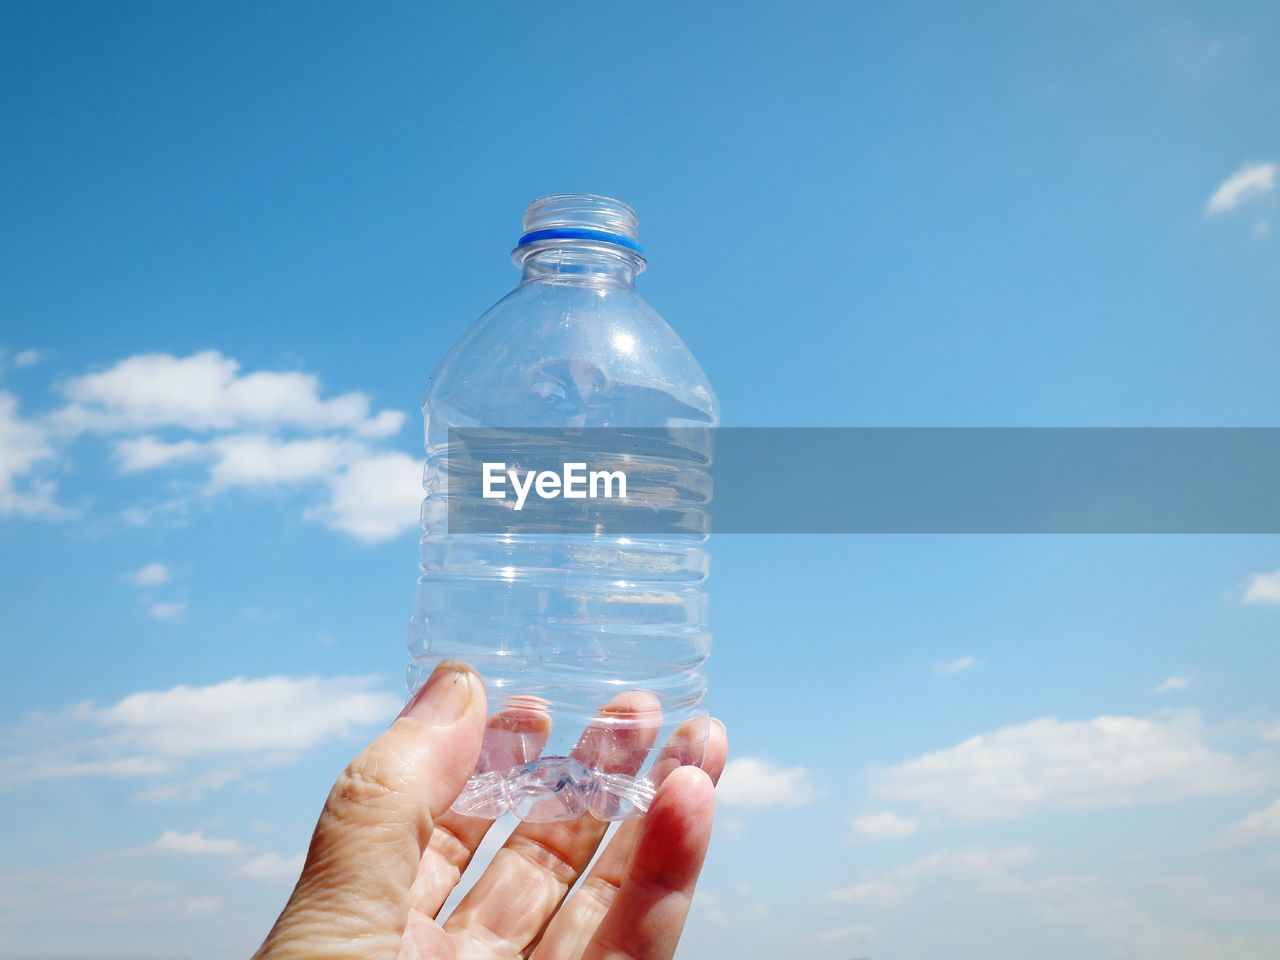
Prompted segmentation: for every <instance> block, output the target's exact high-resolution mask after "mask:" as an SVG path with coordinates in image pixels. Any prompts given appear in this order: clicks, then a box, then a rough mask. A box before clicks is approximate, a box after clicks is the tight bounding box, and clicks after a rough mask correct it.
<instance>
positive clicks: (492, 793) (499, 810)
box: [453, 757, 657, 823]
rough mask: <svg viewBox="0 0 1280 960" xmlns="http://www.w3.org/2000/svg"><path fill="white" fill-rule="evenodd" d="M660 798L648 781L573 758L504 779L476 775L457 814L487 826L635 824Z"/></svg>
mask: <svg viewBox="0 0 1280 960" xmlns="http://www.w3.org/2000/svg"><path fill="white" fill-rule="evenodd" d="M656 792H657V789H656V787H655V785H654V784H653V782H652V781H651V780H650V779H649V778H648V777H641V778H636V777H632V776H628V775H627V774H622V773H606V772H604V771H602V770H594V769H592V768H591V767H588V766H585V765H584V764H582V763H579V762H578V761H577V760H575V759H573V758H572V757H540V758H539V759H537V760H531V761H530V762H528V763H526V764H524V765H523V766H520V767H516V768H514V769H512V770H510V771H508V772H507V773H505V774H501V773H492V772H491V773H477V774H474V775H473V776H472V777H471V779H470V780H468V781H467V785H466V786H465V787H463V789H462V793H461V794H459V795H458V799H457V800H455V801H454V803H453V811H454V813H458V814H461V815H462V816H467V817H483V818H485V819H489V820H493V819H497V818H498V817H500V816H502V815H503V814H507V813H510V814H514V815H515V816H516V817H517V818H518V819H520V820H523V821H525V822H526V823H547V822H551V821H555V820H577V819H578V818H580V817H583V816H592V817H595V818H596V819H597V820H631V819H635V818H637V817H642V816H644V814H645V813H646V812H647V811H648V809H649V805H650V804H651V803H652V802H653V798H654V795H655V793H656Z"/></svg>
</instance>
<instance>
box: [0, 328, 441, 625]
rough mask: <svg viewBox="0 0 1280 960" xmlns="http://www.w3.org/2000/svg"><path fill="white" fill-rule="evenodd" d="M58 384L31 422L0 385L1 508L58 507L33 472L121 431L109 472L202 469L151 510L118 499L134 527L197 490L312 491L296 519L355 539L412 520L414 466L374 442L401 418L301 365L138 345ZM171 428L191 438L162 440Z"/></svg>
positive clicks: (387, 533) (404, 527)
mask: <svg viewBox="0 0 1280 960" xmlns="http://www.w3.org/2000/svg"><path fill="white" fill-rule="evenodd" d="M60 389H61V391H62V392H63V394H64V395H65V397H66V399H67V404H66V405H65V406H64V407H62V408H61V409H59V410H56V411H54V412H53V413H51V414H48V415H45V416H43V417H41V418H39V419H38V420H26V419H23V418H22V417H21V416H19V414H18V406H17V401H16V399H14V398H13V397H12V396H11V395H9V394H6V393H0V515H4V514H13V513H21V514H31V515H35V514H44V515H48V516H61V515H65V513H66V511H64V510H62V509H61V508H59V507H58V506H57V505H56V504H55V503H54V499H53V494H54V489H55V487H54V484H53V483H52V482H51V481H49V480H46V479H44V478H42V477H40V476H39V471H40V469H41V468H43V467H45V466H53V465H56V464H57V461H58V459H59V451H60V450H61V449H62V448H63V447H65V445H66V444H67V443H68V442H69V441H70V440H71V439H72V438H74V437H75V436H76V435H78V434H80V433H83V432H86V431H89V432H98V433H123V434H126V436H122V437H119V438H117V439H115V440H114V442H113V452H114V455H115V460H116V464H117V467H118V469H119V471H120V472H121V473H124V474H134V473H143V472H149V471H154V470H158V469H161V468H171V467H175V466H178V465H181V464H199V465H200V467H201V470H202V471H207V476H206V480H205V481H204V483H203V485H201V486H197V485H196V484H195V483H192V482H190V481H189V480H188V481H187V482H188V487H187V488H186V489H185V490H183V489H182V488H181V487H179V489H178V491H177V494H178V495H177V496H173V497H171V498H170V499H169V500H167V501H165V503H162V504H161V505H160V506H159V507H156V508H153V509H146V508H142V507H137V506H135V507H130V508H126V509H125V510H124V511H123V513H122V517H123V518H124V519H125V520H126V522H129V523H131V524H134V525H145V524H148V523H150V522H153V520H154V519H155V518H157V517H160V516H166V515H170V514H172V513H174V512H175V508H176V510H177V512H178V513H185V511H186V507H187V504H188V503H189V502H190V501H191V500H192V499H193V498H195V497H198V496H200V495H204V496H212V495H216V494H218V493H221V492H223V491H226V490H230V489H236V488H261V487H271V488H289V487H307V488H311V491H310V492H311V493H312V494H315V493H319V494H320V495H321V497H322V499H321V498H313V499H311V502H310V503H309V504H304V506H303V514H304V516H305V517H306V518H308V519H311V520H316V521H318V522H321V523H324V524H326V525H327V526H328V527H330V528H331V529H334V530H337V531H339V532H341V533H345V534H347V535H348V536H351V537H353V538H355V539H357V540H361V541H363V542H366V543H374V542H378V541H381V540H386V539H389V538H391V537H394V536H398V535H399V534H401V533H405V532H407V531H410V530H412V529H414V528H415V527H416V526H417V520H418V508H419V504H420V502H421V499H422V491H421V486H420V484H421V463H420V461H418V460H416V459H415V458H413V457H410V456H407V455H405V454H403V453H399V452H396V451H393V450H387V449H385V447H383V446H382V444H384V443H385V441H386V438H388V437H390V436H391V435H393V434H395V433H397V432H398V431H399V430H400V429H401V427H402V426H403V423H404V419H405V417H404V414H403V413H401V412H400V411H396V410H382V411H377V412H375V411H374V410H373V409H372V407H371V403H370V399H369V397H368V396H367V395H365V394H363V393H359V392H349V393H344V394H341V395H338V396H334V397H328V398H326V397H324V396H323V395H322V392H321V387H320V381H319V380H318V378H316V377H315V376H313V375H311V374H304V373H300V372H296V371H256V372H251V373H244V372H242V371H241V368H240V364H239V363H237V362H236V361H235V360H233V359H231V358H230V357H226V356H223V355H222V354H221V353H219V352H217V351H215V350H206V351H203V352H200V353H195V354H192V355H190V356H186V357H179V356H174V355H171V354H163V353H152V354H138V355H135V356H131V357H127V358H125V359H124V360H121V361H119V362H118V363H116V364H114V365H113V366H111V367H109V368H108V369H106V370H103V371H101V372H98V373H90V374H85V375H83V376H78V377H72V378H70V379H68V380H66V381H64V382H63V383H62V384H61V386H60ZM158 431H164V433H163V434H162V433H160V432H158ZM178 431H187V432H191V433H195V434H197V436H181V435H180V434H179V435H177V436H174V435H173V434H174V433H175V432H178ZM298 433H302V434H304V436H301V437H299V436H297V434H298ZM129 434H141V435H129ZM291 434H292V435H291ZM164 609H165V608H163V607H162V608H161V610H160V611H157V612H158V613H159V614H160V615H164V613H163V611H164ZM172 612H174V611H170V613H172Z"/></svg>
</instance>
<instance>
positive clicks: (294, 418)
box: [54, 350, 404, 437]
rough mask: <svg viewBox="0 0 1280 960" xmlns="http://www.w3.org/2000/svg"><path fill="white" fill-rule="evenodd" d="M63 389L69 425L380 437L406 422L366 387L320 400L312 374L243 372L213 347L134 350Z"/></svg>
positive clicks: (61, 420)
mask: <svg viewBox="0 0 1280 960" xmlns="http://www.w3.org/2000/svg"><path fill="white" fill-rule="evenodd" d="M62 391H63V393H64V394H65V395H66V397H67V399H68V400H69V401H70V404H69V405H68V406H67V407H65V408H64V409H62V410H60V411H59V412H58V413H57V414H55V416H54V419H55V422H57V423H58V424H59V425H61V426H63V427H65V428H67V429H71V430H74V431H80V430H94V431H104V432H116V431H122V430H152V429H156V428H159V427H182V428H185V429H187V430H194V431H211V430H242V429H246V428H248V429H254V428H279V427H293V428H296V429H301V430H313V431H319V430H349V431H351V432H353V433H356V434H358V435H360V436H366V437H385V436H389V435H391V434H393V433H396V432H397V431H398V430H399V429H400V427H401V426H402V425H403V423H404V414H402V413H400V412H399V411H394V410H383V411H380V412H379V413H377V414H376V415H375V414H372V412H371V410H370V403H369V398H368V396H366V395H365V394H363V393H356V392H353V393H344V394H341V395H339V396H336V397H331V398H329V399H327V400H326V399H322V398H321V395H320V381H319V379H318V378H317V377H315V376H314V375H312V374H306V373H300V372H297V371H268V370H260V371H256V372H253V373H246V374H242V373H241V372H240V364H239V363H237V362H236V361H235V360H233V359H231V358H230V357H225V356H223V355H222V354H221V353H219V352H218V351H216V350H204V351H202V352H200V353H195V354H192V355H191V356H189V357H175V356H173V355H171V354H167V353H148V354H138V355H135V356H132V357H127V358H126V359H124V360H121V361H120V362H118V363H117V364H115V365H114V366H112V367H109V368H108V369H106V370H103V371H102V372H100V373H90V374H85V375H83V376H80V377H74V378H72V379H70V380H68V381H66V382H65V383H64V384H63V385H62Z"/></svg>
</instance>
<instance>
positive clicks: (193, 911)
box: [187, 897, 222, 917]
mask: <svg viewBox="0 0 1280 960" xmlns="http://www.w3.org/2000/svg"><path fill="white" fill-rule="evenodd" d="M221 909H222V898H221V897H192V898H191V899H190V900H188V901H187V916H189V917H195V916H199V915H200V914H202V913H217V912H218V911H219V910H221Z"/></svg>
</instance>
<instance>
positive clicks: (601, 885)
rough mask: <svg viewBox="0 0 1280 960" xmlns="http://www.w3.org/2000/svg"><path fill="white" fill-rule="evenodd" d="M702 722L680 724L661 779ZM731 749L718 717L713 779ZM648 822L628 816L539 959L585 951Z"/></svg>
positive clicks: (712, 736)
mask: <svg viewBox="0 0 1280 960" xmlns="http://www.w3.org/2000/svg"><path fill="white" fill-rule="evenodd" d="M701 723H702V722H701V721H698V720H694V721H689V722H688V723H684V724H681V725H680V727H678V728H677V729H676V732H675V734H674V735H673V736H672V738H671V742H670V743H669V744H668V746H667V747H665V748H664V749H663V755H662V757H660V758H659V760H658V762H657V763H656V764H655V765H654V771H655V774H654V775H655V779H657V777H658V776H659V774H660V771H661V770H662V769H663V768H664V767H665V768H666V769H667V773H666V775H667V776H669V775H670V773H671V772H672V771H673V769H674V767H672V764H673V763H675V762H676V761H679V760H684V759H687V757H686V755H685V754H686V753H687V751H688V750H689V749H690V746H689V745H690V744H691V743H692V742H694V741H695V740H696V739H698V731H699V729H700V727H701ZM728 753H729V741H728V737H727V735H726V733H725V728H724V724H722V723H721V722H720V721H719V720H717V719H715V718H714V717H713V718H711V720H710V721H709V725H708V733H707V745H706V754H705V759H704V760H703V764H702V765H703V769H704V770H705V771H706V773H707V776H708V777H710V778H711V782H712V784H716V783H719V782H720V774H721V773H723V772H724V765H725V761H726V759H727V758H728ZM643 827H644V821H643V820H628V821H626V822H625V823H623V824H622V826H621V827H619V828H618V832H617V833H616V834H614V837H613V839H612V840H610V841H609V845H608V846H606V847H605V848H604V852H603V853H601V854H600V858H599V859H598V860H596V863H595V866H593V867H592V868H591V872H590V873H588V874H587V877H586V879H585V880H583V882H582V886H581V887H580V888H579V889H578V892H577V893H575V894H574V895H573V896H572V897H570V898H569V901H568V902H567V903H566V904H565V905H564V906H563V907H562V908H561V909H560V911H559V912H558V913H557V914H556V915H555V918H554V919H553V920H552V921H551V923H550V925H549V926H548V927H547V931H546V934H545V935H544V936H543V938H542V942H541V943H540V944H539V945H538V950H537V952H536V953H535V954H534V956H535V957H536V958H537V960H577V958H579V957H581V956H582V954H583V951H585V950H586V948H587V944H589V943H590V942H591V939H592V937H593V936H594V935H595V932H596V929H597V928H598V927H599V926H600V922H601V921H602V920H603V919H604V916H605V914H606V913H607V912H608V910H609V908H610V907H611V906H613V903H614V901H615V900H616V898H617V895H618V891H619V889H620V888H621V887H622V884H623V880H624V879H625V877H626V873H627V867H628V864H629V863H630V861H631V857H632V853H633V852H634V850H635V847H636V842H637V841H638V840H639V838H640V835H641V832H642V830H643Z"/></svg>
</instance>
